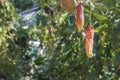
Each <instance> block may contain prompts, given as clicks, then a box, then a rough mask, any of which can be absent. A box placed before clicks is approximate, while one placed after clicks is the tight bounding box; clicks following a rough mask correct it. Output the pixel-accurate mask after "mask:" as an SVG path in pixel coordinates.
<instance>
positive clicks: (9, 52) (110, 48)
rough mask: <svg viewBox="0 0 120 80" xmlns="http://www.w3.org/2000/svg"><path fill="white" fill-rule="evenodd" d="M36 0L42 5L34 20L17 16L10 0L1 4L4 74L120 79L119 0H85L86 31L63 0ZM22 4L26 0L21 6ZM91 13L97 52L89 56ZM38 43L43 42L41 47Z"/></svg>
mask: <svg viewBox="0 0 120 80" xmlns="http://www.w3.org/2000/svg"><path fill="white" fill-rule="evenodd" d="M36 1H38V2H39V3H40V7H41V10H40V11H39V12H38V13H37V14H36V16H35V17H33V18H30V20H32V23H31V22H29V20H26V19H24V18H22V17H21V16H15V13H14V8H13V6H12V5H11V3H9V2H8V1H5V3H4V4H2V5H0V10H1V12H0V15H2V16H0V21H2V22H0V23H1V24H0V27H1V30H0V31H1V32H0V33H1V35H0V61H1V62H0V68H1V70H0V77H1V78H5V79H7V80H18V79H20V77H22V76H29V77H31V78H32V79H35V80H119V79H120V49H119V46H120V31H119V30H120V28H119V26H120V15H119V14H120V6H119V5H120V1H119V0H101V1H95V0H94V1H93V2H92V1H90V2H91V3H92V5H90V4H89V1H88V2H87V1H85V2H83V3H84V8H85V26H84V28H83V30H82V31H81V32H77V26H76V22H75V20H76V19H75V14H71V13H68V12H66V11H65V10H64V9H63V7H61V5H60V1H56V0H49V1H48V0H45V1H44V0H36ZM26 2H27V1H26ZM6 4H7V5H10V6H11V7H12V8H10V6H5V5H6ZM19 5H21V4H18V5H17V6H19ZM7 7H9V8H7ZM90 7H91V11H90ZM18 8H19V7H18ZM9 9H10V10H9ZM20 10H24V9H21V8H20ZM2 11H4V12H3V13H5V14H3V13H2ZM7 11H8V12H7ZM90 13H91V18H92V24H93V26H94V28H95V37H94V50H93V53H94V57H93V58H91V59H89V58H88V57H87V55H86V52H85V44H84V42H85V35H84V34H85V29H86V27H87V26H88V25H89V24H90V23H89V22H90V20H89V18H90ZM8 14H9V15H8ZM6 15H7V16H6ZM8 19H10V20H13V22H14V23H11V24H12V25H10V26H9V25H8V24H7V20H8ZM14 19H15V20H14ZM26 26H28V28H25V27H26ZM30 41H33V43H30ZM34 42H39V44H38V46H37V45H34Z"/></svg>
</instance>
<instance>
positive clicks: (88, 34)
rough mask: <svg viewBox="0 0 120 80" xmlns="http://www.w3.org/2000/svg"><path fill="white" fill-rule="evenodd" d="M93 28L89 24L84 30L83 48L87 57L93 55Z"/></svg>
mask: <svg viewBox="0 0 120 80" xmlns="http://www.w3.org/2000/svg"><path fill="white" fill-rule="evenodd" d="M93 42H94V28H93V26H91V25H89V26H88V27H87V29H86V30H85V49H86V53H87V56H88V58H92V57H93V52H92V51H93Z"/></svg>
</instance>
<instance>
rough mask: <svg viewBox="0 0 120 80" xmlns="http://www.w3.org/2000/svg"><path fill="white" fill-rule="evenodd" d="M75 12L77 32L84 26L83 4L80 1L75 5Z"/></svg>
mask: <svg viewBox="0 0 120 80" xmlns="http://www.w3.org/2000/svg"><path fill="white" fill-rule="evenodd" d="M76 9H77V13H76V24H77V28H78V32H80V31H81V30H82V28H83V26H84V6H83V4H82V3H80V4H79V5H78V6H77V7H76Z"/></svg>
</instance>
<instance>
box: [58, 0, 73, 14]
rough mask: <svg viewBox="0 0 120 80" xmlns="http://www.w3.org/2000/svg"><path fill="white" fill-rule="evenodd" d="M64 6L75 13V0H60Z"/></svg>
mask: <svg viewBox="0 0 120 80" xmlns="http://www.w3.org/2000/svg"><path fill="white" fill-rule="evenodd" d="M60 1H61V4H62V6H63V7H64V8H65V9H66V10H67V11H69V12H72V13H75V3H74V0H60Z"/></svg>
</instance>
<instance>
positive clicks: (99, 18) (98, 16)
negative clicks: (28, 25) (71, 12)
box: [94, 13, 107, 21]
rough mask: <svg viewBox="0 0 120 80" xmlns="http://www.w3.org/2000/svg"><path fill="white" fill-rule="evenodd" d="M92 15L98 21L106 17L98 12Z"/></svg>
mask: <svg viewBox="0 0 120 80" xmlns="http://www.w3.org/2000/svg"><path fill="white" fill-rule="evenodd" d="M94 16H95V17H96V18H97V19H98V20H100V21H102V20H106V19H107V17H105V16H103V15H100V14H97V13H94Z"/></svg>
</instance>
